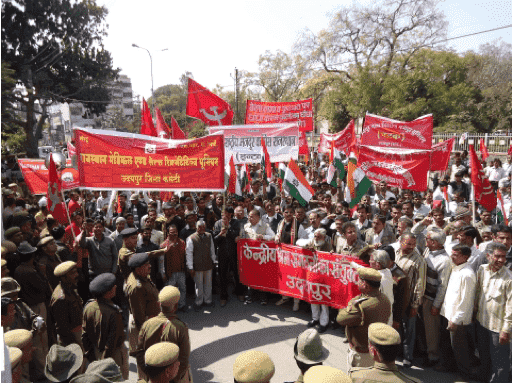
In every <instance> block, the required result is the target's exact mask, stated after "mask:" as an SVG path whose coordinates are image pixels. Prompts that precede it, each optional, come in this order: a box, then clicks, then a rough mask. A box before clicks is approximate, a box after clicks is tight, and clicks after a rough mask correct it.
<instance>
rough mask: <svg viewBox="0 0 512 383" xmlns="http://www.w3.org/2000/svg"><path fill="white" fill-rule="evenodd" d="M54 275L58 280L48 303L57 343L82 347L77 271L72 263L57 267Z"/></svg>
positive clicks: (68, 262) (80, 301)
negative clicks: (74, 344) (75, 344)
mask: <svg viewBox="0 0 512 383" xmlns="http://www.w3.org/2000/svg"><path fill="white" fill-rule="evenodd" d="M54 274H55V276H56V277H57V278H60V283H59V284H58V285H57V287H56V288H55V291H54V292H53V294H52V299H51V301H50V313H51V316H52V319H53V321H54V322H55V327H56V330H57V342H58V344H59V345H61V346H67V345H69V344H71V343H77V344H78V345H80V347H82V349H83V345H82V337H81V335H82V311H83V308H84V307H83V302H82V299H81V298H80V296H79V295H78V292H77V291H76V287H77V283H78V269H77V267H76V263H75V262H73V261H66V262H63V263H61V264H60V265H58V266H57V267H56V268H55V270H54Z"/></svg>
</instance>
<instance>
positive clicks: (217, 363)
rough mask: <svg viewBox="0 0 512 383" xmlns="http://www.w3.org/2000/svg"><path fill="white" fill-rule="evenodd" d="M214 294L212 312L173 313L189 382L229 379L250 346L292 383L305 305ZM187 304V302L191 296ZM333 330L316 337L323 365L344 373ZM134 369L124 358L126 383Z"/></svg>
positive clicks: (426, 378) (430, 374) (277, 380)
mask: <svg viewBox="0 0 512 383" xmlns="http://www.w3.org/2000/svg"><path fill="white" fill-rule="evenodd" d="M214 298H215V299H216V307H215V308H214V309H212V310H204V311H203V312H202V313H196V312H194V311H193V310H191V311H189V312H188V313H186V314H184V313H179V317H180V318H181V319H182V320H183V321H184V322H186V323H187V325H188V326H189V328H190V338H191V343H192V353H191V357H190V363H191V366H192V375H193V379H194V383H206V382H223V383H224V382H225V383H228V382H233V370H232V366H233V363H234V361H235V359H236V357H237V356H238V355H239V354H240V353H242V352H244V351H246V350H250V349H257V350H261V351H264V352H266V353H268V354H269V355H270V357H271V358H272V360H273V361H274V363H275V365H276V373H275V375H274V377H273V379H272V382H274V383H281V382H286V381H288V382H290V381H294V380H295V379H296V378H297V376H298V374H299V370H298V368H297V366H296V364H295V360H294V359H293V346H294V344H295V338H296V337H297V336H298V334H300V333H301V332H302V331H304V330H305V329H306V328H307V327H306V324H307V322H308V321H309V320H310V319H311V314H310V310H309V305H308V304H306V303H304V302H302V303H301V307H300V311H299V312H293V311H292V303H291V302H292V301H290V302H288V303H286V304H284V305H283V306H275V305H274V303H275V302H276V300H277V297H276V296H274V298H273V299H271V300H270V303H269V305H268V306H261V305H260V303H259V302H254V303H252V304H251V305H244V304H242V303H240V302H238V300H237V299H236V297H235V296H233V295H231V296H230V301H229V302H228V304H227V306H226V307H223V308H221V307H220V305H219V297H218V295H214ZM188 303H189V304H192V299H191V297H189V299H188ZM339 333H340V330H331V329H329V330H327V332H326V333H324V334H323V335H322V339H323V342H324V345H325V346H326V347H327V348H328V349H329V351H330V355H329V358H328V359H327V361H326V363H325V364H327V365H329V366H333V367H337V368H341V369H342V370H344V371H346V369H347V363H346V359H347V350H348V345H347V344H346V343H343V341H342V338H341V337H340V335H339ZM135 370H136V368H135V359H134V358H130V381H133V382H136V381H137V376H136V373H135ZM406 373H407V374H408V375H410V376H413V377H416V378H418V379H421V380H422V381H423V382H435V383H445V382H446V383H448V382H467V380H463V379H461V378H459V377H457V376H456V375H454V374H443V373H437V372H435V371H433V370H432V369H428V370H426V371H423V370H422V369H420V368H416V367H414V368H412V369H409V370H407V371H406Z"/></svg>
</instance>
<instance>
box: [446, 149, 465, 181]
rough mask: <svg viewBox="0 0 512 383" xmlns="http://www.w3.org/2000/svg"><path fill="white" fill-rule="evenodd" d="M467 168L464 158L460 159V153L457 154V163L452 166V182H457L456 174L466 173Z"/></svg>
mask: <svg viewBox="0 0 512 383" xmlns="http://www.w3.org/2000/svg"><path fill="white" fill-rule="evenodd" d="M465 170H466V167H465V166H464V165H463V164H462V158H461V157H460V153H455V163H454V164H452V167H451V175H450V182H453V181H455V174H456V173H457V172H464V171H465Z"/></svg>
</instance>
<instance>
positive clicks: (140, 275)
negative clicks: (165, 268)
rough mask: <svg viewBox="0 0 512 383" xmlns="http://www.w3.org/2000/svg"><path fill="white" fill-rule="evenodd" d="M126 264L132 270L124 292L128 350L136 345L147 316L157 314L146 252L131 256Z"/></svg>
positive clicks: (155, 292)
mask: <svg viewBox="0 0 512 383" xmlns="http://www.w3.org/2000/svg"><path fill="white" fill-rule="evenodd" d="M128 266H129V267H130V268H131V270H132V272H131V273H130V276H129V277H128V280H127V281H126V285H125V293H126V295H127V297H128V302H129V304H130V312H131V317H130V324H129V342H130V352H132V353H133V352H134V351H135V349H136V347H137V339H138V337H139V332H140V328H141V327H142V324H143V323H144V322H145V321H146V320H148V319H149V318H153V317H154V316H156V315H158V313H159V312H160V308H159V306H158V289H157V288H156V286H155V284H154V283H153V282H152V281H151V279H150V278H149V273H150V272H151V263H149V257H148V254H147V253H137V254H134V255H132V256H131V258H130V260H129V261H128Z"/></svg>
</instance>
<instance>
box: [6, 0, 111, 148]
mask: <svg viewBox="0 0 512 383" xmlns="http://www.w3.org/2000/svg"><path fill="white" fill-rule="evenodd" d="M106 15H107V9H106V8H105V7H101V6H98V5H97V4H96V2H95V1H94V0H84V1H78V2H75V1H71V0H46V1H38V0H11V1H4V2H2V26H1V28H2V45H1V46H2V60H4V61H5V62H7V63H8V64H9V65H10V67H11V68H12V69H13V71H14V73H13V74H12V77H13V78H14V79H15V80H16V82H17V83H18V85H19V87H18V88H17V89H15V90H13V91H12V92H11V94H10V95H9V101H10V103H11V105H12V106H13V108H12V109H13V113H14V112H16V113H18V118H17V119H15V118H12V117H11V118H9V119H8V121H7V122H8V123H11V124H13V125H15V126H18V127H19V128H21V129H23V131H24V133H25V135H26V141H25V148H26V151H27V155H28V156H29V157H37V141H38V139H40V138H41V132H42V128H43V125H44V123H45V121H46V120H47V118H48V113H47V108H48V106H49V105H50V104H51V103H52V102H54V101H59V102H71V101H74V100H80V101H83V104H84V105H85V107H86V109H87V110H88V111H89V112H91V113H94V114H99V113H101V112H104V111H105V107H106V104H107V102H108V101H109V92H108V85H109V83H110V82H111V81H113V80H114V79H115V78H116V76H117V74H118V73H119V70H117V69H114V68H113V67H112V58H111V56H110V53H109V52H108V51H106V50H105V49H104V48H103V44H102V38H103V37H104V36H106V28H107V26H106V24H105V23H104V20H105V17H106ZM20 32H23V33H20Z"/></svg>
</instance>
